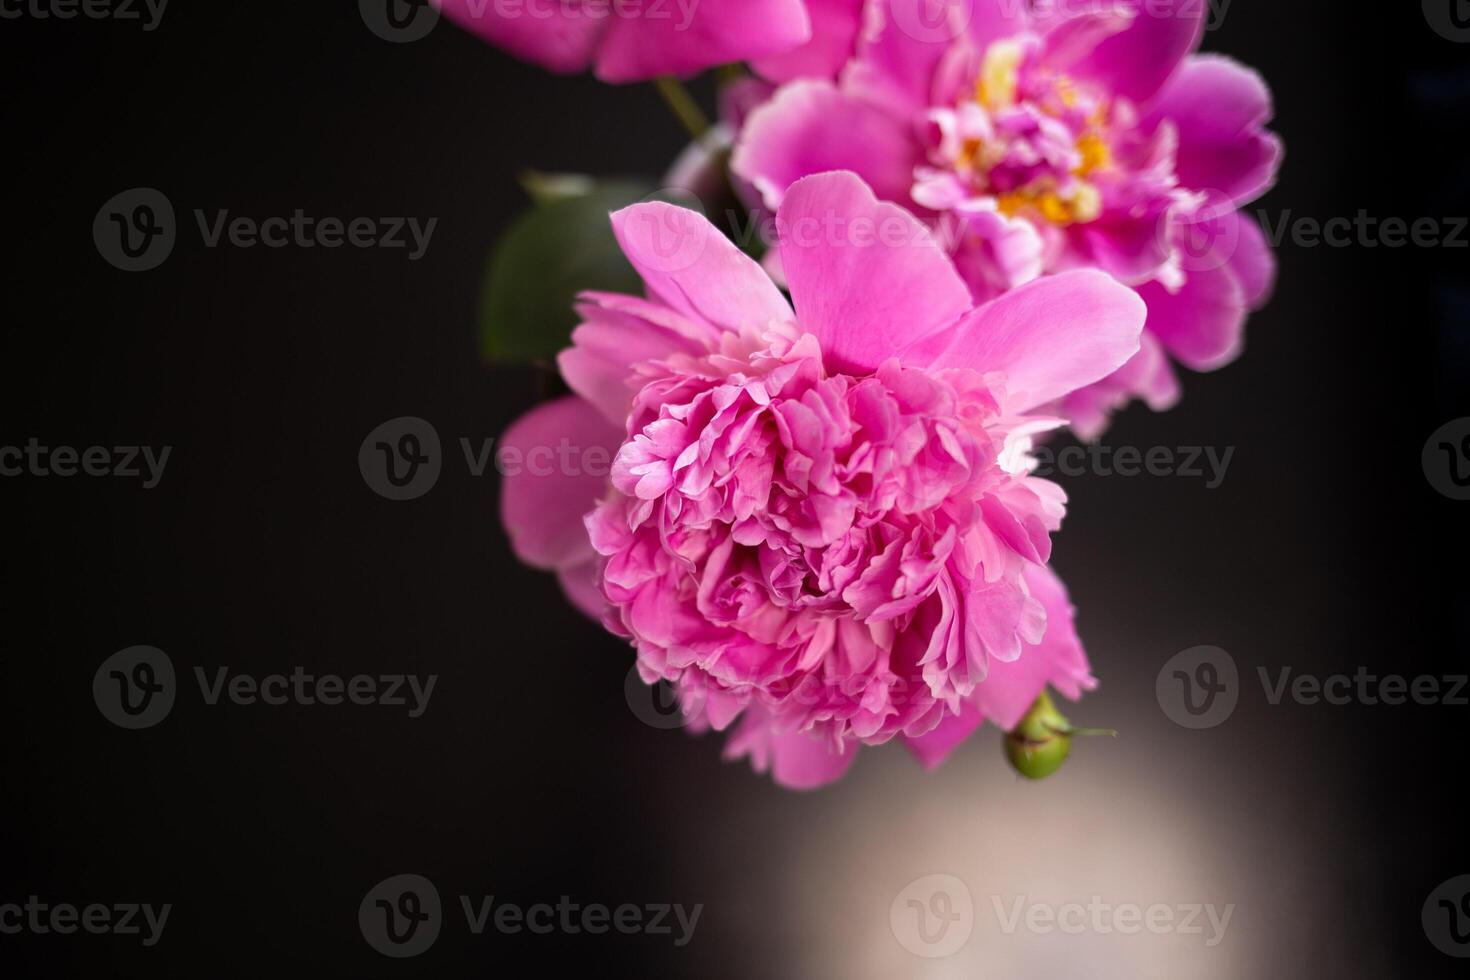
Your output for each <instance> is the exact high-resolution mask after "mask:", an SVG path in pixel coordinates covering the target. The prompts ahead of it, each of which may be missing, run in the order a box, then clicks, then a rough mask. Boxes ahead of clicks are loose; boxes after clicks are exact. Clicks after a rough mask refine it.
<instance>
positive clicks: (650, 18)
mask: <svg viewBox="0 0 1470 980" xmlns="http://www.w3.org/2000/svg"><path fill="white" fill-rule="evenodd" d="M434 3H435V4H436V5H437V6H438V7H439V8H440V9H441V10H442V11H443V12H444V14H445V16H447V17H448V18H449V19H450V20H453V21H455V22H456V23H458V24H459V25H460V26H461V27H464V28H465V29H467V30H469V31H471V32H472V33H474V34H477V35H479V36H480V37H482V38H484V39H485V40H486V41H489V42H490V43H491V44H494V45H495V46H496V47H499V48H502V49H504V50H505V51H507V52H509V53H510V54H513V55H515V56H516V57H518V58H522V59H524V60H526V61H529V62H531V63H532V64H536V65H539V66H541V67H543V68H546V69H549V70H551V71H555V72H565V73H571V72H582V71H586V70H587V69H588V68H592V69H593V71H594V72H596V74H597V77H598V78H600V79H601V80H603V81H605V82H634V81H642V80H645V79H649V78H654V77H656V76H659V75H688V74H693V73H695V72H698V71H702V70H703V69H706V68H710V67H713V66H715V65H722V64H726V63H729V62H732V61H743V60H746V59H750V58H762V57H767V56H777V55H784V54H786V53H787V52H790V51H791V50H792V49H794V48H797V47H798V46H805V45H806V44H807V43H808V42H810V41H811V38H812V23H811V18H810V17H809V16H808V14H807V11H806V6H805V2H804V0H663V2H655V0H434Z"/></svg>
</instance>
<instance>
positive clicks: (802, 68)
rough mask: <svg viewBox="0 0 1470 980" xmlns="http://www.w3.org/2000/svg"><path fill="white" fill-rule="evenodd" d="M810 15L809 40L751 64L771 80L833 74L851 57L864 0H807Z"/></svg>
mask: <svg viewBox="0 0 1470 980" xmlns="http://www.w3.org/2000/svg"><path fill="white" fill-rule="evenodd" d="M806 10H807V15H808V16H810V17H811V19H812V37H811V40H810V41H808V42H806V43H805V44H803V45H801V46H800V47H798V48H794V49H792V50H791V51H787V52H785V53H783V54H778V55H774V56H772V57H769V58H761V59H760V60H758V61H755V62H754V63H753V64H752V65H751V67H752V68H754V69H755V70H756V72H757V73H758V74H760V75H761V76H763V77H765V78H767V79H770V80H771V81H773V82H789V81H791V80H792V79H796V78H829V79H831V78H836V77H837V72H838V70H839V69H841V67H842V66H843V65H844V64H846V63H847V59H849V58H851V57H852V54H853V49H854V47H855V46H856V44H857V35H858V28H859V27H861V26H862V22H863V0H806Z"/></svg>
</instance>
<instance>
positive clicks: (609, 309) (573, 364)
mask: <svg viewBox="0 0 1470 980" xmlns="http://www.w3.org/2000/svg"><path fill="white" fill-rule="evenodd" d="M577 312H578V313H580V314H581V315H582V317H583V322H582V324H581V325H580V326H578V327H577V328H576V329H575V330H573V331H572V346H571V347H568V348H567V349H566V350H564V351H562V352H561V353H560V354H558V355H557V358H556V366H557V368H558V369H559V370H560V371H561V376H562V378H563V379H565V381H566V383H567V385H568V386H569V387H570V388H571V389H572V391H574V392H576V393H577V394H579V395H581V396H582V397H583V398H585V399H587V400H588V401H589V402H591V403H592V404H594V405H596V406H597V407H598V408H599V409H601V410H602V413H603V415H605V416H606V417H607V419H608V421H609V422H611V423H612V424H613V425H615V426H618V427H621V426H623V424H624V423H625V422H626V421H627V419H628V409H629V408H630V406H631V404H632V401H633V389H632V388H630V387H629V380H630V378H631V376H632V375H631V372H630V371H629V367H630V366H631V365H634V364H638V363H640V362H643V361H654V360H661V359H663V358H665V357H668V356H669V355H670V354H673V353H675V352H679V351H682V352H684V353H688V354H701V353H704V352H705V351H707V350H708V347H709V344H708V340H709V338H710V337H711V336H712V335H711V334H710V333H709V332H708V331H707V330H705V329H704V328H702V327H700V326H698V325H697V324H694V323H692V322H689V321H685V320H683V318H681V317H679V316H678V314H676V313H674V312H673V311H672V310H668V309H666V308H664V307H661V306H654V305H653V304H651V303H649V302H647V301H646V300H640V299H637V298H635V297H632V296H617V295H607V294H598V293H593V294H583V297H582V302H581V303H579V304H578V305H577Z"/></svg>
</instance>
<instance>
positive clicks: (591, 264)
mask: <svg viewBox="0 0 1470 980" xmlns="http://www.w3.org/2000/svg"><path fill="white" fill-rule="evenodd" d="M653 190H654V188H653V185H651V184H643V183H640V182H637V181H632V180H627V181H617V182H609V183H604V184H599V185H597V186H595V187H593V188H592V189H590V190H589V191H588V192H587V193H585V194H578V195H574V196H570V197H552V198H551V199H550V200H548V201H547V202H546V203H543V204H540V205H538V206H536V207H534V208H533V209H532V210H531V211H530V212H529V213H527V214H525V215H523V216H522V217H521V218H519V219H518V220H517V221H516V222H515V224H513V225H512V226H511V227H510V229H509V230H508V231H507V232H506V233H505V234H504V236H502V237H501V239H500V241H499V242H498V243H497V244H496V246H495V250H494V251H493V252H492V253H491V255H490V262H489V268H488V271H487V275H486V279H485V287H484V291H483V293H482V294H481V299H480V350H481V353H483V354H484V356H485V357H486V358H487V359H488V360H490V361H494V362H498V363H508V364H513V363H524V362H526V361H535V360H543V359H549V358H551V357H552V356H553V355H555V354H556V352H557V351H559V350H561V349H562V348H564V347H566V346H567V345H568V343H569V342H570V341H569V339H568V338H569V337H570V336H571V332H572V328H573V327H575V326H576V325H577V315H576V312H575V311H574V310H573V309H572V303H573V302H574V301H575V299H576V296H577V294H578V293H580V292H582V291H583V290H586V289H597V290H606V291H609V292H618V293H633V294H641V293H642V283H641V281H640V280H639V278H638V275H637V273H636V272H634V271H633V267H632V266H631V265H630V264H629V263H628V260H627V259H625V258H624V257H623V253H622V252H621V251H619V249H618V244H617V241H616V239H614V238H613V233H612V225H611V224H610V223H609V222H608V215H609V214H610V213H611V212H613V211H616V210H618V209H619V208H623V207H626V206H628V205H629V204H633V203H635V202H637V201H641V200H643V199H645V198H647V197H649V196H650V195H651V194H652V192H653Z"/></svg>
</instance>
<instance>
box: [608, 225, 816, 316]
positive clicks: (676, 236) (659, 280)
mask: <svg viewBox="0 0 1470 980" xmlns="http://www.w3.org/2000/svg"><path fill="white" fill-rule="evenodd" d="M612 225H613V233H614V234H615V235H616V236H617V239H618V244H620V245H621V246H622V249H623V253H624V254H625V255H627V256H628V260H629V261H630V262H632V263H633V266H634V268H636V269H637V270H638V274H639V275H640V276H642V277H643V281H644V283H645V284H646V285H647V286H648V289H649V291H650V292H651V293H652V294H653V295H654V296H656V297H658V298H659V299H660V300H662V301H663V302H665V303H667V304H668V305H669V306H671V307H673V308H674V309H675V310H678V311H679V312H680V313H683V314H684V315H685V316H691V317H695V318H697V319H699V320H701V321H703V322H705V323H708V324H710V325H712V326H715V327H722V328H724V329H726V330H737V331H738V330H740V329H741V328H742V327H754V328H759V329H764V328H765V327H766V326H767V325H768V324H769V323H770V322H771V321H772V320H790V319H791V315H792V314H791V306H790V305H789V304H788V303H787V302H786V297H784V296H782V295H781V291H780V290H779V289H777V288H776V284H775V283H773V282H771V277H770V276H768V275H766V273H765V270H763V269H762V268H761V267H760V265H759V264H758V263H757V262H755V261H754V260H753V259H751V258H750V256H748V255H746V254H745V253H743V252H741V251H740V250H739V249H738V248H736V247H735V245H734V243H732V242H731V241H730V240H729V239H728V238H726V237H725V236H724V235H721V234H720V233H719V231H718V230H716V228H715V227H714V225H712V224H710V223H709V221H707V220H706V219H705V217H704V216H703V215H701V214H699V213H697V212H694V211H690V210H688V209H686V208H680V207H675V206H674V205H672V204H664V203H662V202H657V201H655V202H652V203H648V204H634V205H632V206H631V207H627V208H624V209H623V210H621V211H619V212H617V213H616V214H614V215H613V216H612Z"/></svg>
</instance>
